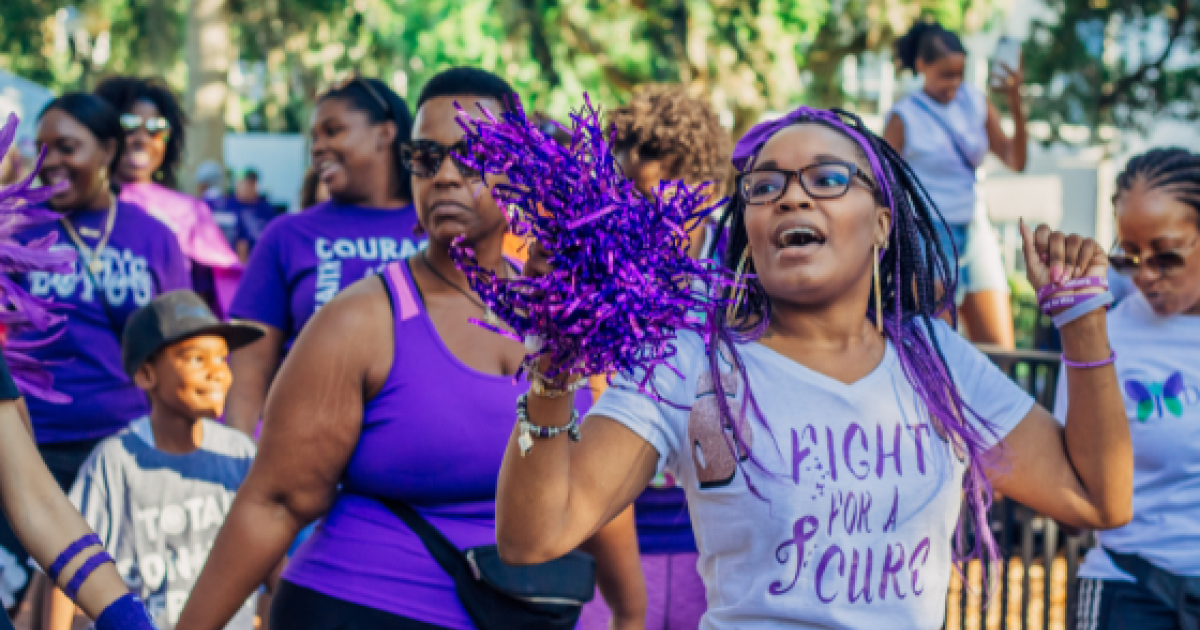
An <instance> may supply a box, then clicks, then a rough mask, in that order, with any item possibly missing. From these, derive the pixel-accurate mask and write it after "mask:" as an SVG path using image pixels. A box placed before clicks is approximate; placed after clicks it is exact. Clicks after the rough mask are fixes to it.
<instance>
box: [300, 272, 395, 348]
mask: <svg viewBox="0 0 1200 630" xmlns="http://www.w3.org/2000/svg"><path fill="white" fill-rule="evenodd" d="M391 323H392V305H391V299H390V298H389V297H388V293H387V289H385V288H384V286H383V281H382V279H381V278H379V276H374V275H372V276H368V277H366V278H363V279H362V280H359V281H358V282H355V283H354V284H352V285H350V286H349V287H347V288H346V289H344V290H343V291H342V292H341V293H339V294H337V296H336V297H334V298H333V299H332V300H330V302H329V303H328V304H326V305H325V306H323V307H321V309H320V310H319V311H317V313H316V315H314V316H313V318H312V320H311V321H309V323H308V325H307V326H305V332H307V331H309V330H311V329H314V328H319V329H321V330H324V331H326V332H329V333H332V334H335V335H339V336H340V335H353V336H361V335H372V334H375V335H377V334H379V332H380V331H386V330H390V329H391ZM302 336H303V335H302ZM343 338H344V337H343Z"/></svg>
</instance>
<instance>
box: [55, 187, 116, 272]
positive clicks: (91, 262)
mask: <svg viewBox="0 0 1200 630" xmlns="http://www.w3.org/2000/svg"><path fill="white" fill-rule="evenodd" d="M109 194H110V195H111V196H112V204H110V205H109V206H108V218H107V219H106V220H105V222H104V232H102V233H100V234H99V237H100V238H99V240H98V241H96V247H95V248H94V249H93V248H91V247H88V246H87V244H86V243H84V242H83V238H81V237H80V236H79V232H76V231H75V226H74V225H72V224H71V222H70V221H68V220H67V217H66V216H62V217H60V218H59V219H58V221H59V223H62V225H63V229H64V230H66V232H67V236H68V237H70V239H71V242H73V243H75V247H76V248H77V249H79V256H80V257H81V258H83V259H84V262H85V263H86V264H87V266H88V269H89V270H90V271H91V272H92V273H93V274H97V273H100V272H101V271H104V261H103V260H101V258H100V257H101V256H102V255H103V254H104V246H105V245H108V239H109V238H110V237H111V236H112V233H113V226H114V225H116V223H117V196H116V195H114V194H112V193H109ZM86 229H87V228H81V229H80V231H83V230H86Z"/></svg>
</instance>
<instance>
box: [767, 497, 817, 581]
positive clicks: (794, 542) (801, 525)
mask: <svg viewBox="0 0 1200 630" xmlns="http://www.w3.org/2000/svg"><path fill="white" fill-rule="evenodd" d="M820 527H821V525H820V523H819V522H817V517H815V516H805V517H804V518H802V519H800V520H798V521H796V522H795V524H793V525H792V538H791V540H787V541H784V543H783V544H781V545H779V547H777V548H776V549H775V561H776V562H778V563H779V564H787V563H788V558H789V555H788V548H789V547H793V546H794V547H795V548H796V572H795V574H793V575H792V581H791V582H790V583H788V585H787V586H784V585H783V581H782V580H779V581H775V582H772V583H771V586H770V587H769V588H768V589H767V590H768V591H769V592H770V593H771V594H772V595H783V594H784V593H786V592H788V591H790V590H792V588H794V587H795V586H796V581H797V580H799V579H800V570H801V569H802V568H804V551H805V549H804V545H805V543H807V542H808V541H809V540H812V537H813V536H815V535H816V534H817V530H818V529H820Z"/></svg>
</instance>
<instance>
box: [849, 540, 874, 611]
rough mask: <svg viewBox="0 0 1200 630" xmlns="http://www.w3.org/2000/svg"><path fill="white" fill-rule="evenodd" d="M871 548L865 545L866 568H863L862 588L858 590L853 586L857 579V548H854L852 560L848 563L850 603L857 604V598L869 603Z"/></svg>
mask: <svg viewBox="0 0 1200 630" xmlns="http://www.w3.org/2000/svg"><path fill="white" fill-rule="evenodd" d="M871 555H872V554H871V548H870V547H867V568H866V569H864V570H863V576H862V590H858V592H855V591H856V590H857V589H856V587H855V586H854V585H855V584H856V583H857V581H858V566H859V565H858V550H857V549H855V550H854V554H853V556H852V557H853V560H852V561H851V563H850V603H851V604H857V603H858V600H859V598H862V599H863V600H865V601H866V602H867V603H868V604H870V603H871Z"/></svg>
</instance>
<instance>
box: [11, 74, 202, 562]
mask: <svg viewBox="0 0 1200 630" xmlns="http://www.w3.org/2000/svg"><path fill="white" fill-rule="evenodd" d="M37 143H38V145H39V146H40V147H41V148H42V149H43V150H44V151H45V160H44V161H43V163H42V168H41V171H40V172H39V173H38V177H39V179H40V180H41V182H42V183H43V184H45V185H55V184H59V185H63V186H64V188H63V189H62V190H61V191H60V192H59V193H58V194H56V195H55V196H53V197H51V198H50V201H49V202H48V203H47V206H48V207H49V209H51V210H53V211H55V212H57V213H60V214H61V218H60V219H59V220H58V221H55V222H52V223H47V224H42V225H38V226H35V227H31V228H29V229H27V230H24V231H22V232H20V233H19V234H17V235H16V238H17V240H18V241H20V242H31V241H34V240H36V239H42V238H47V237H52V238H56V239H57V242H58V244H59V245H58V246H59V247H71V248H74V249H75V250H77V252H78V259H77V260H76V261H75V263H74V264H73V269H72V271H71V272H70V273H65V274H64V273H49V272H44V271H31V272H29V273H24V274H20V275H18V276H16V281H17V282H18V284H19V285H20V286H21V287H22V288H23V289H25V290H26V291H28V292H29V293H30V294H31V295H33V296H34V297H35V298H40V299H52V300H54V301H55V302H56V303H60V304H66V305H69V306H70V310H68V311H66V313H65V314H66V315H67V321H66V324H65V325H64V326H63V330H62V334H61V335H59V336H57V337H54V338H53V339H51V340H50V341H48V342H47V343H44V344H42V345H39V346H37V347H34V348H31V349H30V350H29V354H30V356H31V357H33V359H35V360H36V361H38V362H39V363H41V364H43V365H45V366H46V370H47V371H48V372H49V373H50V374H51V375H52V376H53V377H54V386H55V388H56V389H57V390H58V391H60V392H62V393H63V394H66V395H67V396H70V398H71V401H70V402H69V403H65V404H56V403H52V402H48V401H45V400H42V399H39V398H30V399H29V400H28V406H29V414H30V416H31V418H32V422H33V432H34V437H35V438H36V441H37V445H38V450H39V451H40V452H41V454H42V458H43V459H44V460H45V462H46V466H47V467H48V468H49V469H50V473H51V474H52V475H53V476H54V479H55V480H56V481H57V482H58V484H59V485H60V486H61V487H62V488H63V490H64V491H65V490H66V489H68V488H69V487H70V486H71V484H72V483H73V482H74V481H75V476H76V475H77V474H78V472H79V469H80V467H81V466H82V465H83V463H84V461H85V460H86V459H87V457H88V455H90V454H91V451H92V449H93V448H94V447H95V446H96V444H97V443H98V442H99V441H100V440H102V439H104V438H106V437H108V436H110V435H112V434H114V433H116V432H118V431H120V430H121V429H124V428H125V427H126V426H127V425H128V424H129V423H130V422H131V421H132V420H134V419H136V418H139V417H141V416H144V415H146V414H147V413H149V406H148V404H147V402H146V398H145V396H144V395H143V394H142V392H141V390H139V389H138V388H137V387H136V386H135V385H134V384H133V382H132V381H130V379H129V377H128V376H126V374H125V370H124V369H123V368H122V365H121V334H122V332H123V331H124V328H125V320H126V319H128V317H129V315H130V314H131V313H133V311H135V310H137V309H138V308H139V307H141V306H144V305H146V304H147V303H148V302H149V301H150V300H151V299H152V298H153V297H154V296H156V295H158V294H160V293H163V292H166V291H172V290H175V289H183V288H187V287H188V286H190V282H189V278H188V276H187V268H186V261H185V259H184V257H183V253H182V252H181V251H180V249H179V244H178V243H177V242H176V240H175V237H174V235H173V234H172V233H171V231H170V230H169V229H168V228H167V227H166V226H165V225H163V224H162V223H161V222H160V221H158V220H156V219H155V218H153V217H151V216H150V215H149V214H147V213H146V212H145V211H144V210H142V209H141V208H139V207H138V206H135V205H132V204H129V203H127V202H125V201H121V200H119V199H118V189H119V186H118V184H117V183H116V182H115V181H113V180H112V179H111V176H112V174H113V173H115V172H116V169H117V168H118V165H119V164H120V162H121V156H122V154H123V151H124V146H125V133H124V131H123V130H122V129H121V123H120V120H119V116H118V114H117V112H116V110H114V109H113V108H112V107H110V106H109V105H108V103H106V102H105V101H104V100H102V99H100V98H98V97H96V96H93V95H91V94H80V93H72V94H65V95H63V96H61V97H59V98H57V99H55V100H53V101H51V102H50V103H49V104H48V105H47V106H46V108H45V109H44V110H43V111H42V113H41V115H40V116H39V118H38V126H37ZM12 338H13V339H15V340H17V341H27V340H28V338H27V337H25V336H24V334H22V333H17V334H14V335H13V336H12ZM0 546H3V547H5V548H6V549H8V550H9V552H10V553H12V554H13V556H14V557H15V558H16V560H17V561H19V562H20V563H22V564H23V563H24V562H25V560H26V559H27V558H28V557H29V556H28V554H27V553H25V551H24V550H23V549H21V548H20V546H19V545H15V541H14V540H13V538H12V532H11V530H10V529H9V527H8V525H7V523H5V524H4V525H3V527H0Z"/></svg>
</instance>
